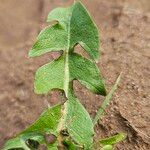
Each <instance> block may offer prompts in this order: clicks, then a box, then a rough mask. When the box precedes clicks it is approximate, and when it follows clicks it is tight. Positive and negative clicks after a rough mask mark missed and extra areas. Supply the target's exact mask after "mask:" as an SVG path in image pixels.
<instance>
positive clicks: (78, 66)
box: [35, 53, 106, 95]
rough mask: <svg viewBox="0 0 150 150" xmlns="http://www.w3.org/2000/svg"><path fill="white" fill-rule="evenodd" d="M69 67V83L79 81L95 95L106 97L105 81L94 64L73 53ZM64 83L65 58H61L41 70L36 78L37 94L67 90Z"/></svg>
mask: <svg viewBox="0 0 150 150" xmlns="http://www.w3.org/2000/svg"><path fill="white" fill-rule="evenodd" d="M68 65H69V81H73V80H79V81H80V82H81V84H83V85H84V86H85V87H87V88H88V89H89V90H91V91H92V92H93V93H97V94H101V95H106V90H105V88H104V83H103V80H102V78H101V76H100V73H99V69H98V68H97V66H96V65H95V64H94V62H92V61H91V60H89V59H86V58H83V57H82V56H80V55H78V54H75V53H72V55H71V56H69V60H68ZM64 82H65V58H64V56H61V57H60V58H58V59H57V60H54V61H53V62H51V63H49V64H46V65H44V66H42V67H41V68H39V70H38V71H37V73H36V76H35V92H36V93H38V94H45V93H48V92H49V91H50V90H52V89H61V90H65V89H64V88H65V87H64Z"/></svg>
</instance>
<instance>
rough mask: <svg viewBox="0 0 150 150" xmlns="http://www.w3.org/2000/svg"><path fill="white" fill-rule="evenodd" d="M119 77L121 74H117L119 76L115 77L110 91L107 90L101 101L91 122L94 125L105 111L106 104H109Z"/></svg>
mask: <svg viewBox="0 0 150 150" xmlns="http://www.w3.org/2000/svg"><path fill="white" fill-rule="evenodd" d="M120 79H121V74H120V75H119V77H118V78H117V80H116V82H115V84H114V86H113V87H112V89H111V91H110V92H109V94H108V95H107V96H106V98H105V100H104V102H103V103H102V105H101V107H100V108H99V110H98V112H97V114H96V116H95V118H94V120H93V124H94V125H95V124H96V123H97V121H98V120H99V119H101V117H102V116H103V114H104V112H105V109H106V108H107V106H108V105H109V103H110V100H111V98H112V96H113V94H114V93H115V91H116V89H117V86H118V84H119V82H120Z"/></svg>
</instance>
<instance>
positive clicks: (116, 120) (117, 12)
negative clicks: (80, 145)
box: [0, 0, 150, 150]
mask: <svg viewBox="0 0 150 150" xmlns="http://www.w3.org/2000/svg"><path fill="white" fill-rule="evenodd" d="M70 3H71V0H70V1H69V0H68V1H67V0H66V1H65V0H25V1H24V0H13V1H12V0H1V2H0V20H1V23H0V147H1V146H2V145H3V144H4V142H5V141H6V140H7V139H9V138H10V137H12V136H13V135H14V134H15V133H17V132H19V131H20V130H22V129H24V128H25V127H26V126H27V125H29V124H30V123H31V122H33V121H34V120H35V119H36V118H37V117H38V115H39V114H40V113H41V112H42V110H43V109H44V108H45V107H46V106H47V103H50V104H51V105H52V104H54V103H55V102H56V100H57V97H56V95H58V94H57V93H54V94H52V95H51V96H38V95H35V94H34V93H33V79H34V73H35V71H36V69H37V68H38V67H39V66H41V65H42V64H45V63H46V62H48V61H49V60H52V59H53V57H54V54H53V55H50V54H48V55H44V56H42V57H40V58H34V59H29V58H28V57H27V53H28V50H29V48H30V47H31V45H32V43H33V41H34V40H35V38H36V36H37V35H38V33H39V31H40V30H41V28H43V27H44V26H45V20H46V15H47V13H48V12H49V11H50V10H51V9H52V8H54V7H56V6H66V5H68V4H70ZM83 3H84V4H85V5H86V7H87V8H88V10H89V11H90V13H91V15H92V16H93V18H94V20H95V22H96V24H97V25H98V28H99V30H100V33H101V51H102V55H101V59H100V62H99V67H100V68H101V71H102V74H103V76H104V78H105V80H106V84H107V88H108V90H110V88H111V87H112V85H113V83H114V81H115V79H116V77H117V76H118V75H119V73H120V72H122V73H123V77H122V80H121V84H120V86H119V89H118V90H117V92H116V94H115V96H114V98H113V102H112V103H111V106H110V107H109V109H107V111H106V115H105V116H104V118H103V119H102V120H101V121H100V122H99V124H98V125H97V127H96V132H97V135H98V137H106V136H108V135H113V134H115V133H117V132H125V133H127V134H128V137H127V139H126V141H124V142H123V143H121V144H119V145H118V146H117V147H116V149H119V150H120V149H121V150H148V149H150V143H149V142H150V126H149V125H150V111H149V109H150V101H149V100H150V97H149V95H148V94H149V93H150V91H149V90H150V1H149V0H141V1H140V0H118V1H117V0H92V1H90V0H83ZM75 85H76V87H78V88H76V89H77V90H76V92H77V95H78V96H79V97H80V99H81V100H82V102H83V104H85V106H86V108H87V109H88V111H89V112H90V114H91V115H94V114H95V111H96V110H97V109H98V106H100V104H101V102H102V100H103V97H99V96H95V95H93V94H91V93H89V91H87V90H86V89H84V88H83V87H82V86H81V85H79V84H78V83H76V84H75Z"/></svg>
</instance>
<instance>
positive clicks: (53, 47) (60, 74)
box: [29, 2, 106, 149]
mask: <svg viewBox="0 0 150 150" xmlns="http://www.w3.org/2000/svg"><path fill="white" fill-rule="evenodd" d="M52 21H56V24H54V25H52V26H51V27H47V28H46V29H44V30H43V31H42V32H41V33H40V34H39V36H38V38H37V41H36V42H35V44H34V45H33V47H32V49H31V50H30V52H29V56H30V57H34V56H39V55H41V54H44V53H46V52H51V51H61V50H62V51H63V55H61V56H60V57H59V58H58V59H56V60H54V61H52V62H51V63H48V64H46V65H44V66H42V67H41V68H39V69H38V71H37V72H36V77H35V84H34V86H35V92H36V93H37V94H46V93H48V92H49V91H51V90H53V89H60V90H63V91H64V92H65V96H66V100H67V101H66V102H65V104H64V107H63V108H62V117H61V120H60V123H59V126H58V128H57V130H58V131H59V133H61V131H63V130H66V131H67V132H68V134H69V137H70V138H71V140H73V142H74V143H73V144H75V143H76V144H78V145H81V147H82V146H83V147H84V149H89V147H90V146H91V145H92V142H93V134H94V130H93V123H92V120H91V118H90V116H89V114H88V112H87V111H86V110H85V108H84V107H83V106H82V104H81V103H80V102H79V100H78V99H77V98H76V97H75V96H74V94H73V90H72V83H73V80H79V81H80V82H81V84H83V85H84V86H86V87H87V88H88V89H89V90H91V91H92V92H94V93H96V94H101V95H106V90H105V87H104V83H103V80H102V78H101V76H100V73H99V70H98V67H97V66H96V65H95V63H94V59H98V57H99V35H98V30H97V28H96V25H95V24H94V23H93V21H92V19H91V17H90V16H89V14H88V12H87V10H86V9H85V8H84V6H83V5H82V4H81V3H80V2H75V3H74V4H73V5H72V6H71V7H69V8H56V9H54V10H53V11H52V12H51V13H50V14H49V15H48V22H52ZM77 44H80V45H81V46H82V47H83V48H84V49H85V51H86V52H87V53H88V54H89V56H90V58H91V60H93V61H91V60H89V59H86V58H83V57H82V56H80V55H78V54H75V53H74V47H75V46H76V45H77ZM61 136H62V137H61V138H62V139H64V138H65V135H61Z"/></svg>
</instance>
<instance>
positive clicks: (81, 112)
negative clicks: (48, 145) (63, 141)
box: [58, 93, 94, 150]
mask: <svg viewBox="0 0 150 150" xmlns="http://www.w3.org/2000/svg"><path fill="white" fill-rule="evenodd" d="M64 106H65V109H64V110H63V114H65V115H64V118H63V119H62V120H61V122H60V124H59V126H60V127H59V128H60V130H62V129H63V130H67V132H68V133H69V136H70V137H71V139H72V141H74V142H75V143H77V144H78V145H80V146H81V147H84V149H85V150H86V149H88V148H89V147H90V146H91V145H92V143H93V136H94V129H93V123H92V120H91V118H90V116H89V114H88V113H87V111H86V110H85V108H84V107H83V106H82V104H81V103H80V102H79V101H78V99H77V98H75V96H74V95H72V94H71V93H69V100H68V101H66V102H65V104H64ZM59 128H58V129H59Z"/></svg>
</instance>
